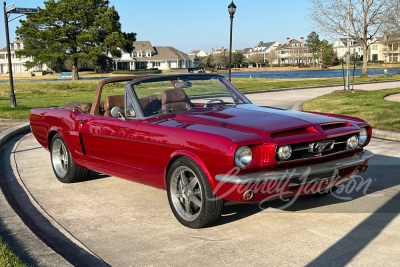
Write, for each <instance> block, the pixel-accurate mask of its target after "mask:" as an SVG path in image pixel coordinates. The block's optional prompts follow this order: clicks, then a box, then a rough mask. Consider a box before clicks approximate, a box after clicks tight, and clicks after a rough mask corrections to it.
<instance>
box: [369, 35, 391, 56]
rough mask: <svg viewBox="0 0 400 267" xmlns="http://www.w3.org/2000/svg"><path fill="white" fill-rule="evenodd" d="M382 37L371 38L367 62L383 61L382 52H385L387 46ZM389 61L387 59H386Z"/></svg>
mask: <svg viewBox="0 0 400 267" xmlns="http://www.w3.org/2000/svg"><path fill="white" fill-rule="evenodd" d="M383 39H384V38H382V37H377V38H373V39H372V40H371V41H369V43H370V47H369V50H368V61H385V55H384V52H385V51H387V46H386V45H385V42H384V40H383ZM387 58H388V59H389V57H387Z"/></svg>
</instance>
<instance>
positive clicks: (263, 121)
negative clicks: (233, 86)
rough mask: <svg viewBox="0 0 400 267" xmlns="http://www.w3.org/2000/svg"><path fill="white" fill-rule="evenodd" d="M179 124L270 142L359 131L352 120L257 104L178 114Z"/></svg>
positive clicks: (319, 137)
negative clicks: (224, 130)
mask: <svg viewBox="0 0 400 267" xmlns="http://www.w3.org/2000/svg"><path fill="white" fill-rule="evenodd" d="M176 120H177V121H178V122H189V123H191V124H200V125H201V124H203V125H213V126H218V127H224V128H230V129H235V130H239V131H243V132H247V133H254V134H257V135H259V136H262V137H264V138H267V139H270V138H271V137H273V138H274V139H279V138H283V137H285V139H287V138H288V137H290V136H295V135H300V134H301V135H308V136H309V137H310V136H312V138H311V139H316V138H317V139H325V138H329V137H331V136H333V135H339V134H345V133H350V132H356V131H359V128H358V127H357V126H356V124H355V122H353V123H351V122H349V121H348V120H343V119H338V118H333V117H329V116H325V115H318V114H313V113H307V112H300V111H294V110H287V109H280V108H274V107H268V106H262V105H254V104H241V105H237V106H235V107H233V106H216V107H211V108H208V109H202V110H196V109H193V110H192V111H189V112H185V113H179V114H177V115H176ZM328 126H329V127H328ZM288 133H289V134H288ZM306 139H308V138H306ZM304 141H305V140H304Z"/></svg>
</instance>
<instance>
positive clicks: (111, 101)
mask: <svg viewBox="0 0 400 267" xmlns="http://www.w3.org/2000/svg"><path fill="white" fill-rule="evenodd" d="M116 106H118V107H120V108H122V115H125V114H124V113H125V111H124V108H125V96H124V95H112V96H107V97H106V99H104V116H109V117H111V109H112V108H113V107H116Z"/></svg>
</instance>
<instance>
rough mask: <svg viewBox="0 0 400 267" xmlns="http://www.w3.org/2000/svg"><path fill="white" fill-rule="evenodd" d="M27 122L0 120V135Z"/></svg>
mask: <svg viewBox="0 0 400 267" xmlns="http://www.w3.org/2000/svg"><path fill="white" fill-rule="evenodd" d="M26 122H29V120H9V119H2V118H0V133H1V132H3V131H4V130H6V129H8V128H11V127H14V126H17V125H18V124H22V123H26Z"/></svg>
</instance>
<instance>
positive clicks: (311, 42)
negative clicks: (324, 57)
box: [306, 31, 321, 66]
mask: <svg viewBox="0 0 400 267" xmlns="http://www.w3.org/2000/svg"><path fill="white" fill-rule="evenodd" d="M306 43H307V46H308V48H309V49H310V50H309V51H310V52H311V54H312V55H313V59H314V60H313V65H314V66H315V60H316V59H317V58H318V52H319V51H320V49H321V41H320V40H319V35H318V34H317V33H316V32H314V31H313V32H311V33H310V34H309V35H308V36H307V40H306Z"/></svg>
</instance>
